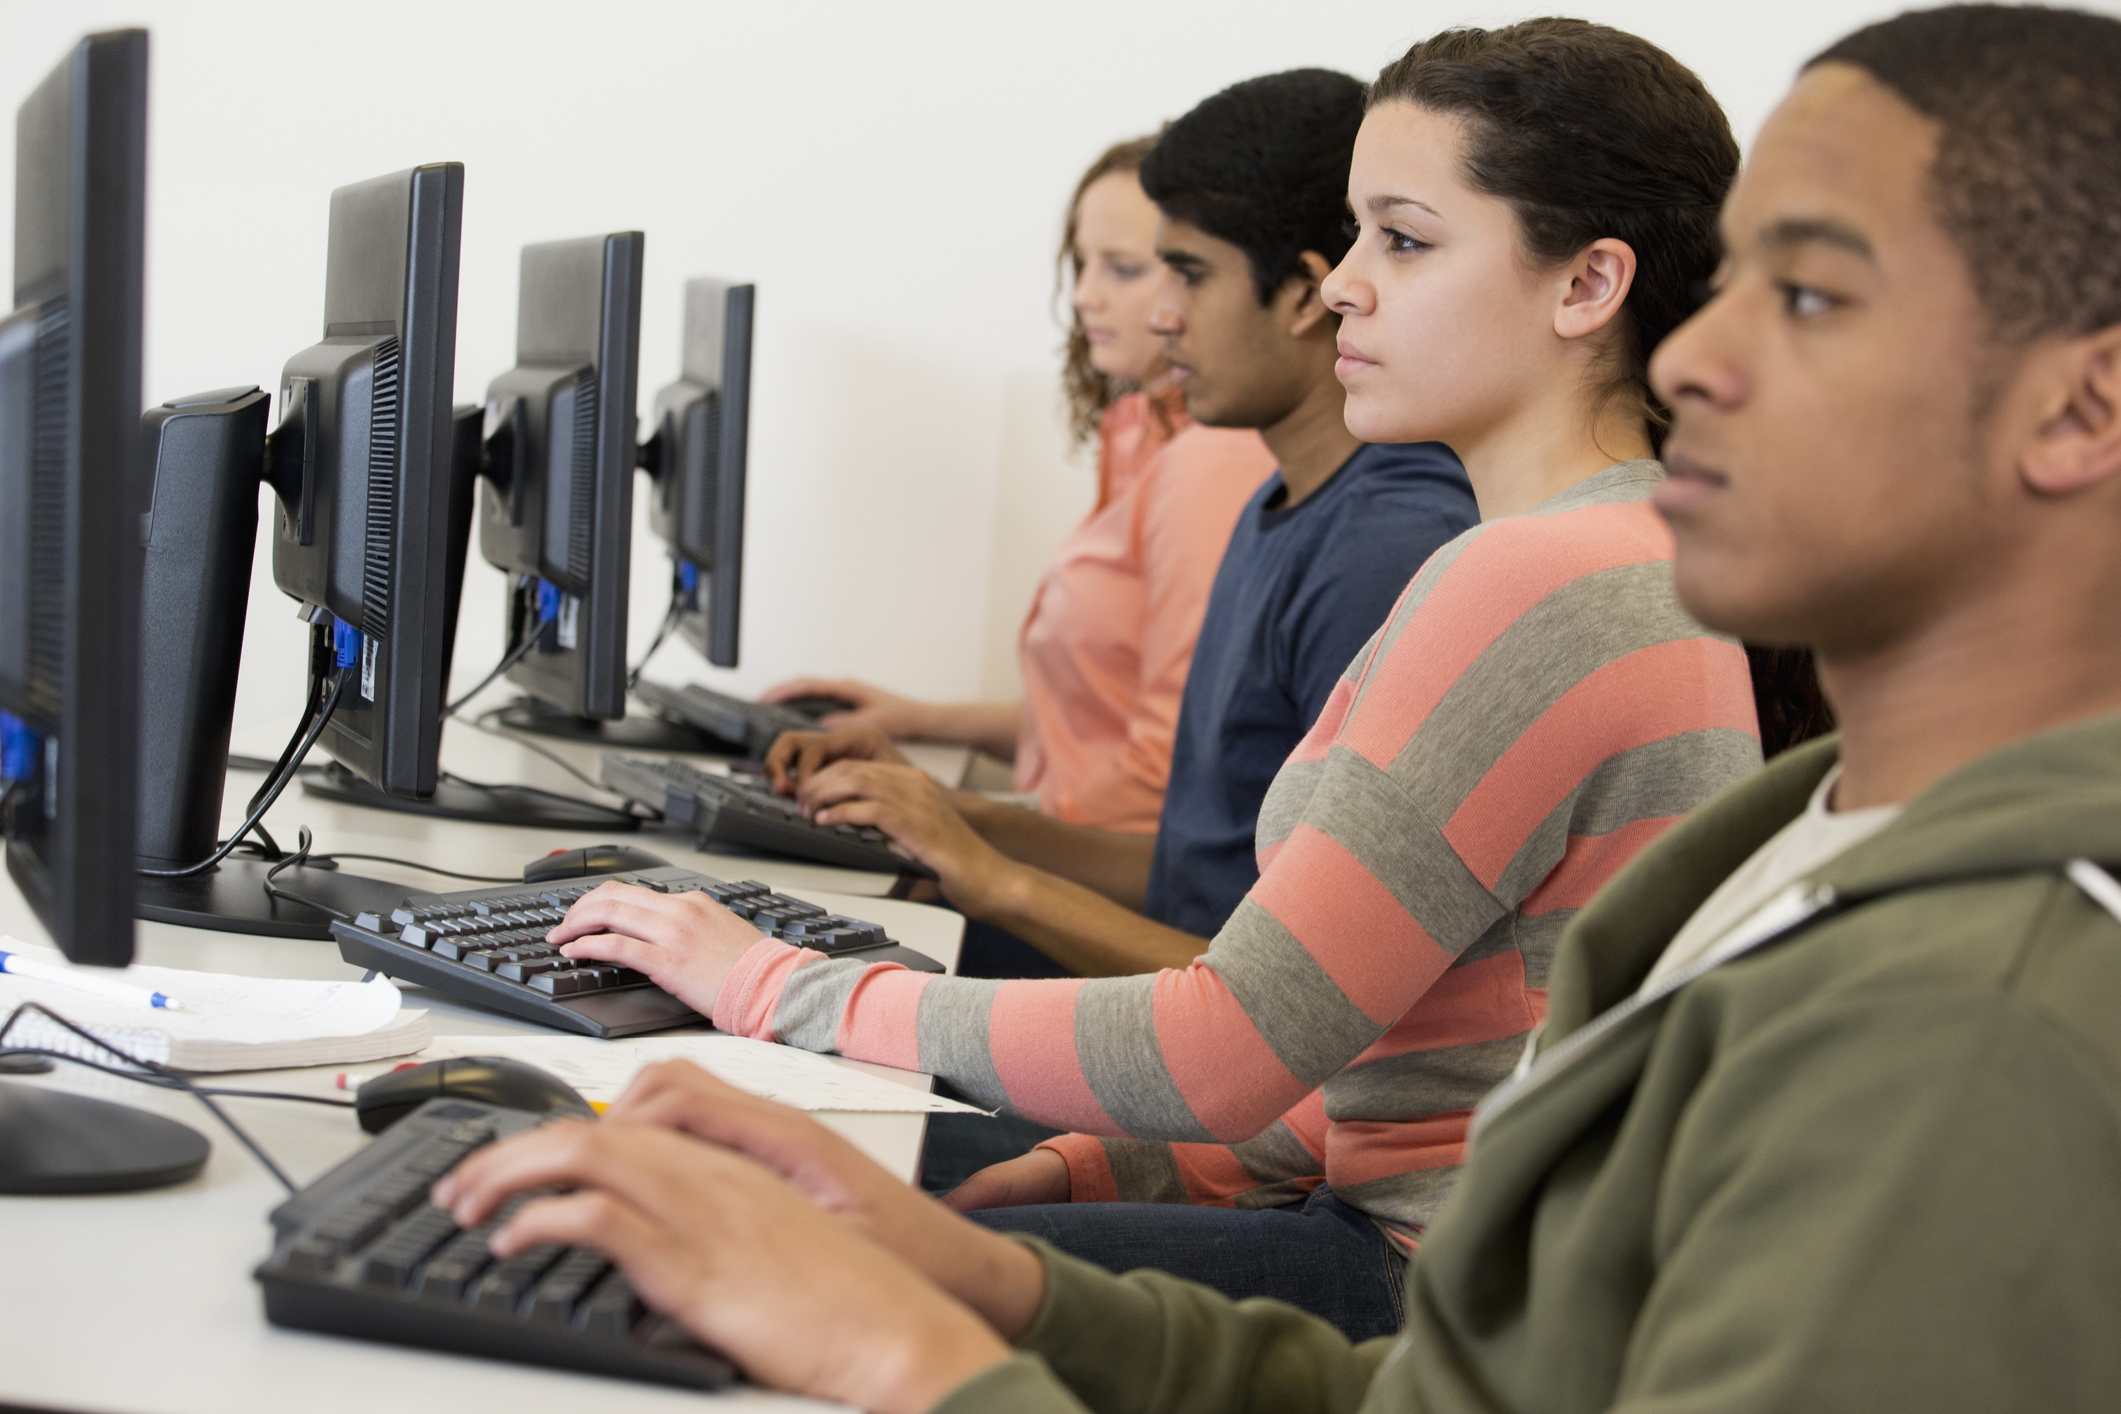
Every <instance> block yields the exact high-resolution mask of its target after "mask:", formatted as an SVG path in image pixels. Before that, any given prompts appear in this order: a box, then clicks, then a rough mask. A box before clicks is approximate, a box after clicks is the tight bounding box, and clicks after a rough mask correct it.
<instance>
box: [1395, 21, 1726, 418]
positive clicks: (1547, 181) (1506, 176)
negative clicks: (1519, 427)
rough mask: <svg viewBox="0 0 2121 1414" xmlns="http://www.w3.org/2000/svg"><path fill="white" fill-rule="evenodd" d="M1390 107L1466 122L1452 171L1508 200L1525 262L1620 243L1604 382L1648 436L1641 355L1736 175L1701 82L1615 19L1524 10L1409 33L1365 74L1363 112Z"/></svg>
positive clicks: (1682, 308)
mask: <svg viewBox="0 0 2121 1414" xmlns="http://www.w3.org/2000/svg"><path fill="white" fill-rule="evenodd" d="M1393 102H1404V103H1414V104H1418V105H1420V106H1421V107H1423V108H1426V109H1428V110H1430V111H1431V112H1436V113H1448V114H1452V115H1455V116H1457V117H1459V118H1461V119H1463V120H1464V122H1465V123H1466V127H1467V131H1466V152H1465V155H1464V161H1465V172H1466V178H1467V180H1468V181H1469V182H1470V183H1471V184H1472V186H1473V187H1474V188H1475V189H1476V190H1478V191H1482V192H1486V193H1487V194H1488V195H1490V196H1496V197H1501V198H1502V199H1503V200H1505V201H1508V202H1509V203H1510V205H1511V207H1512V208H1513V209H1514V210H1515V211H1516V213H1517V226H1518V230H1519V232H1520V234H1521V235H1522V237H1523V240H1524V245H1525V253H1526V254H1527V255H1528V256H1530V257H1531V258H1532V259H1533V260H1535V261H1541V262H1556V261H1561V260H1566V259H1568V258H1569V257H1570V256H1572V255H1574V254H1576V252H1578V251H1580V250H1582V249H1583V248H1584V247H1585V246H1587V245H1589V244H1590V243H1591V242H1593V241H1595V240H1598V239H1600V238H1602V237H1611V238H1613V239H1615V240H1622V241H1626V242H1627V243H1628V246H1629V248H1630V249H1632V250H1633V251H1634V252H1635V282H1634V284H1633V285H1632V286H1630V287H1629V290H1628V297H1627V303H1626V304H1625V305H1624V306H1623V308H1622V315H1623V318H1624V319H1625V321H1626V330H1625V335H1624V337H1623V339H1622V340H1621V346H1620V349H1619V353H1620V358H1619V366H1618V367H1617V368H1615V369H1614V371H1613V376H1612V381H1611V386H1610V392H1611V393H1613V394H1615V395H1619V394H1630V395H1632V396H1634V397H1636V398H1637V399H1639V400H1640V402H1641V404H1642V408H1643V414H1644V417H1645V420H1646V421H1647V422H1648V424H1649V431H1650V438H1651V441H1652V443H1653V444H1656V445H1661V444H1662V442H1663V429H1664V425H1665V423H1666V421H1667V420H1668V415H1667V413H1666V412H1665V409H1664V407H1663V405H1662V404H1660V403H1659V402H1658V401H1657V397H1656V395H1655V394H1654V393H1653V392H1652V391H1651V389H1650V354H1651V352H1652V351H1653V350H1655V349H1656V347H1657V345H1658V344H1659V343H1661V342H1662V341H1663V340H1664V336H1665V335H1667V334H1669V333H1671V332H1672V330H1674V329H1676V328H1678V327H1679V326H1680V325H1681V324H1682V323H1684V322H1685V321H1686V320H1687V319H1688V318H1689V317H1691V316H1692V315H1693V313H1694V311H1695V310H1697V309H1699V308H1700V307H1701V304H1702V301H1703V300H1704V299H1705V298H1706V295H1707V289H1708V282H1709V280H1710V278H1711V277H1713V276H1714V274H1715V272H1716V266H1717V264H1718V262H1719V261H1721V259H1722V258H1723V247H1722V242H1721V241H1720V239H1719V238H1718V235H1717V231H1716V219H1717V216H1718V215H1719V214H1720V212H1721V211H1722V209H1723V199H1724V197H1725V196H1726V195H1727V194H1728V193H1729V191H1730V187H1731V182H1732V180H1733V179H1734V178H1735V177H1736V176H1737V174H1738V142H1737V140H1736V139H1735V138H1733V137H1732V136H1731V125H1730V120H1729V119H1727V118H1726V117H1724V114H1723V109H1722V108H1721V107H1719V106H1718V105H1717V103H1716V100H1715V99H1714V98H1713V97H1711V96H1710V94H1709V91H1708V89H1707V88H1706V87H1705V86H1704V85H1703V84H1702V82H1701V80H1700V79H1699V78H1697V77H1696V76H1695V74H1694V72H1693V70H1691V69H1689V68H1687V67H1686V66H1685V65H1684V64H1682V63H1680V62H1679V61H1678V60H1677V59H1674V58H1673V57H1672V56H1671V55H1669V54H1667V53H1665V52H1664V51H1663V50H1662V49H1659V48H1658V47H1657V46H1656V45H1654V44H1652V43H1650V42H1649V41H1648V40H1646V39H1641V38H1638V37H1637V36H1635V35H1632V34H1629V33H1627V32H1626V31H1624V30H1617V29H1613V28H1611V27H1609V26H1606V25H1599V24H1592V23H1590V22H1589V21H1587V20H1571V19H1538V20H1526V21H1525V22H1523V23H1522V24H1514V25H1510V26H1508V27H1506V28H1503V29H1495V30H1485V29H1450V30H1445V31H1444V32H1443V33H1441V34H1438V35H1435V36H1433V37H1431V38H1429V39H1424V40H1422V41H1421V42H1420V43H1419V44H1416V45H1415V46H1414V47H1413V48H1412V49H1409V50H1408V51H1407V52H1406V55H1405V56H1404V57H1402V58H1400V59H1398V60H1397V61H1395V62H1394V63H1392V64H1391V65H1389V66H1388V67H1387V68H1386V69H1385V71H1384V72H1383V73H1381V74H1379V75H1378V76H1377V82H1376V83H1374V84H1372V85H1370V103H1371V105H1372V106H1373V107H1374V106H1375V105H1377V104H1380V103H1393Z"/></svg>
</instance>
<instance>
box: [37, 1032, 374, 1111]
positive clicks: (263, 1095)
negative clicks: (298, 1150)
mask: <svg viewBox="0 0 2121 1414" xmlns="http://www.w3.org/2000/svg"><path fill="white" fill-rule="evenodd" d="M7 1056H49V1057H50V1058H51V1059H53V1060H63V1061H67V1062H69V1063H71V1064H73V1065H85V1066H87V1067H88V1068H89V1069H90V1070H100V1071H102V1072H103V1073H104V1074H105V1075H115V1076H117V1077H118V1078H119V1079H120V1080H137V1081H139V1082H140V1083H141V1084H142V1085H152V1086H154V1087H155V1088H156V1089H157V1090H181V1089H183V1088H184V1087H183V1086H181V1085H173V1084H171V1083H170V1082H168V1081H166V1080H163V1079H161V1078H159V1077H157V1076H153V1075H142V1074H141V1073H140V1072H139V1071H136V1070H120V1069H118V1067H116V1066H114V1065H105V1064H104V1063H103V1062H102V1061H92V1060H88V1059H86V1058H84V1057H82V1056H77V1055H75V1054H74V1053H73V1052H72V1051H55V1050H52V1049H50V1048H49V1047H46V1046H4V1047H0V1058H4V1057H7ZM127 1059H128V1060H130V1059H131V1057H127ZM198 1091H199V1093H200V1094H202V1095H211V1096H213V1097H214V1098H215V1099H217V1100H299V1101H301V1102H302V1103H303V1104H305V1105H329V1106H331V1107H332V1108H333V1109H335V1110H350V1109H353V1108H354V1101H352V1100H334V1099H332V1098H331V1097H330V1096H328V1095H297V1094H294V1093H293V1092H291V1091H287V1090H227V1089H223V1088H222V1087H221V1086H218V1085H201V1086H199V1087H198Z"/></svg>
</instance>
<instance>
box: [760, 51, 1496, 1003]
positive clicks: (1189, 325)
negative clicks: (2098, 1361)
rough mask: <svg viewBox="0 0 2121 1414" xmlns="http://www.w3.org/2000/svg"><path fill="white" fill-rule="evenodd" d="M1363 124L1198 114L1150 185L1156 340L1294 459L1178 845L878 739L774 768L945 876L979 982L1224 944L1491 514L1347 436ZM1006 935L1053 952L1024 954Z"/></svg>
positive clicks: (1212, 687) (1356, 86) (1279, 111)
mask: <svg viewBox="0 0 2121 1414" xmlns="http://www.w3.org/2000/svg"><path fill="white" fill-rule="evenodd" d="M1362 115H1363V88H1362V85H1361V84H1360V83H1358V82H1356V81H1355V80H1354V79H1352V78H1350V77H1348V76H1347V75H1346V74H1339V73H1333V72H1330V71H1328V70H1323V69H1299V70H1294V71H1292V72H1289V73H1282V74H1272V75H1268V76H1267V77H1264V78H1259V79H1252V80H1250V81H1248V82H1245V83H1241V84H1238V85H1235V86H1234V87H1232V88H1229V89H1226V90H1224V91H1223V92H1222V93H1219V94H1216V95H1215V96H1214V97H1212V98H1210V99H1208V100H1206V101H1205V102H1203V103H1201V104H1200V105H1199V106H1198V107H1196V108H1195V109H1194V110H1193V111H1192V112H1190V113H1188V114H1186V116H1184V117H1183V118H1180V119H1179V120H1178V121H1177V122H1175V123H1173V124H1172V125H1171V126H1170V128H1168V129H1167V130H1166V131H1165V133H1164V135H1163V136H1162V138H1161V139H1160V140H1159V141H1158V143H1157V145H1156V148H1155V149H1154V150H1153V151H1152V152H1151V153H1150V154H1149V156H1148V159H1147V160H1146V161H1145V162H1144V163H1143V165H1142V172H1141V178H1142V188H1143V190H1144V191H1146V192H1147V193H1148V195H1149V197H1150V199H1151V200H1152V201H1154V202H1156V204H1157V206H1158V208H1159V210H1160V211H1161V213H1162V216H1163V220H1162V222H1161V224H1160V226H1159V228H1158V236H1157V248H1158V253H1159V254H1160V255H1161V256H1162V258H1163V260H1164V263H1165V265H1166V266H1167V267H1168V268H1169V271H1170V278H1169V279H1168V281H1167V282H1166V287H1165V290H1164V292H1163V294H1162V296H1161V297H1160V299H1159V301H1158V305H1157V308H1156V310H1155V313H1154V316H1153V318H1152V321H1151V327H1152V328H1154V329H1156V330H1157V331H1158V332H1159V333H1160V334H1162V335H1163V337H1164V343H1165V354H1166V357H1167V358H1168V359H1169V361H1170V362H1171V364H1172V366H1173V367H1174V369H1175V370H1176V371H1177V376H1178V378H1179V379H1180V380H1181V383H1182V386H1183V387H1184V388H1185V391H1186V404H1187V410H1188V412H1189V413H1190V414H1191V415H1192V417H1193V419H1194V420H1195V421H1197V422H1201V423H1204V424H1207V425H1209V426H1215V427H1251V428H1257V429H1258V430H1259V434H1260V437H1261V439H1262V440H1264V441H1265V442H1266V444H1267V446H1268V447H1269V448H1270V449H1271V450H1272V451H1273V452H1274V454H1275V456H1276V457H1277V459H1278V460H1279V461H1280V464H1281V469H1280V470H1279V471H1278V472H1277V473H1276V474H1275V475H1274V476H1273V477H1272V478H1270V479H1269V480H1268V481H1267V483H1266V485H1265V486H1263V487H1262V488H1261V489H1260V491H1259V494H1258V495H1257V496H1256V497H1255V498H1254V499H1253V501H1252V503H1251V504H1250V505H1248V506H1247V507H1246V508H1245V512H1244V514H1243V516H1242V517H1241V518H1240V519H1239V521H1238V525H1237V529H1236V531H1235V533H1234V534H1233V535H1232V537H1231V540H1230V547H1229V550H1228V551H1227V552H1226V554H1225V556H1224V559H1223V563H1222V567H1221V569H1220V571H1219V572H1218V574H1217V576H1216V581H1215V588H1214V591H1213V593H1212V594H1211V596H1210V598H1209V601H1208V610H1207V616H1206V618H1205V619H1204V621H1203V622H1202V624H1201V630H1200V636H1199V638H1198V640H1197V641H1196V643H1195V645H1194V650H1193V664H1192V668H1191V671H1190V673H1189V675H1188V677H1187V680H1186V690H1185V697H1184V699H1183V701H1182V703H1181V707H1180V711H1179V718H1178V729H1177V738H1176V741H1175V744H1174V752H1173V757H1172V762H1171V776H1170V782H1169V784H1168V785H1167V786H1166V788H1165V794H1164V806H1163V813H1162V817H1161V820H1160V823H1159V827H1158V830H1157V833H1156V834H1155V835H1153V836H1144V835H1130V834H1119V833H1115V832H1111V831H1105V830H1096V829H1091V828H1087V827H1085V826H1080V825H1071V824H1067V823H1065V822H1062V821H1059V820H1054V819H1051V818H1049V817H1046V816H1042V815H1038V814H1034V813H1033V812H1030V811H1027V810H1022V809H1019V808H1017V807H1015V806H1011V805H1003V804H999V803H996V802H994V801H990V800H988V799H986V798H984V797H982V796H978V795H974V794H971V793H969V792H948V791H944V790H942V789H941V788H939V787H937V786H936V785H935V784H934V783H933V782H932V781H931V780H930V779H929V778H928V777H927V776H926V775H925V774H923V773H921V772H920V771H918V770H917V769H915V768H913V767H910V766H906V765H903V764H899V763H895V762H893V761H891V760H890V758H891V757H892V756H894V755H895V753H893V752H891V750H890V747H889V745H888V743H885V742H884V741H883V740H882V738H881V737H880V736H877V735H876V734H874V733H873V732H869V731H867V730H866V729H855V730H851V731H841V732H834V733H827V734H811V733H803V734H791V735H789V736H787V737H784V738H782V740H781V741H780V742H779V743H777V744H776V746H775V748H774V751H773V753H772V755H771V756H769V758H768V767H769V770H770V771H772V773H773V775H774V777H775V781H776V784H783V785H784V788H785V787H786V786H790V785H797V783H798V782H799V786H798V795H799V797H800V798H801V799H802V800H803V801H804V803H805V804H806V805H810V806H814V807H817V808H819V809H820V810H821V811H823V812H824V813H823V815H822V816H821V818H824V819H826V820H829V821H842V820H844V821H849V822H855V823H864V824H875V825H876V826H878V827H879V828H881V829H883V830H884V831H886V832H887V833H889V834H890V835H892V837H893V838H895V839H897V840H898V841H899V842H900V843H901V844H903V845H904V846H905V847H906V848H907V849H908V850H910V851H911V852H912V853H913V854H914V855H916V856H917V857H918V858H920V859H921V860H922V862H923V863H925V864H927V865H928V866H929V867H931V868H932V869H934V870H935V872H936V874H937V876H938V878H939V879H940V881H941V888H942V892H943V895H944V897H946V898H947V899H949V901H950V902H951V903H952V904H954V905H955V906H956V907H957V908H958V909H959V910H961V911H962V912H963V913H964V914H965V915H966V917H967V918H968V919H970V920H973V924H974V926H973V928H972V929H971V930H969V931H968V935H967V956H966V958H965V959H964V960H963V962H961V965H960V970H961V971H962V972H964V973H966V974H967V975H974V976H979V975H986V976H1030V975H1068V974H1070V973H1073V974H1081V975H1089V976H1095V975H1114V974H1124V973H1140V972H1153V971H1156V970H1157V969H1159V968H1165V967H1183V966H1185V965H1186V964H1187V963H1188V962H1190V961H1191V960H1192V959H1193V958H1194V957H1195V956H1197V955H1198V954H1199V953H1200V952H1201V951H1202V950H1203V949H1205V948H1206V947H1207V944H1208V940H1209V938H1211V937H1212V936H1213V935H1214V933H1215V931H1216V930H1217V929H1218V928H1220V927H1221V926H1222V924H1223V921H1224V919H1226V918H1227V917H1228V916H1229V915H1230V913H1231V911H1232V910H1234V909H1235V908H1236V907H1237V904H1238V902H1239V900H1241V899H1242V898H1243V897H1244V895H1245V892H1246V890H1247V889H1249V888H1250V887H1251V886H1252V883H1253V882H1254V880H1255V879H1257V877H1258V869H1257V867H1256V865H1255V863H1254V860H1253V847H1252V834H1253V828H1254V825H1255V822H1256V821H1257V818H1258V815H1259V807H1260V802H1261V800H1262V799H1263V798H1264V797H1265V795H1266V790H1267V785H1268V783H1269V782H1270V781H1271V780H1272V779H1273V777H1274V772H1275V771H1276V770H1277V769H1278V768H1279V767H1280V766H1281V764H1282V762H1283V761H1284V760H1285V759H1287V757H1288V755H1289V753H1290V752H1291V751H1292V750H1294V749H1295V747H1296V744H1297V743H1298V742H1299V741H1300V740H1302V738H1303V735H1304V733H1305V731H1307V730H1308V729H1309V728H1310V725H1311V723H1312V722H1313V721H1314V720H1315V719H1316V718H1317V716H1318V714H1319V712H1320V711H1321V710H1322V709H1323V708H1324V706H1325V703H1326V699H1327V697H1329V696H1330V695H1331V694H1332V691H1333V687H1334V684H1335V683H1337V682H1338V681H1339V679H1340V676H1341V674H1342V672H1343V671H1344V670H1345V669H1346V668H1347V665H1348V663H1349V662H1350V661H1351V660H1352V659H1353V658H1354V657H1355V655H1356V653H1357V652H1358V651H1360V650H1361V648H1362V646H1363V644H1364V643H1366V642H1367V641H1368V640H1369V637H1370V635H1371V634H1372V633H1374V632H1375V631H1376V629H1377V626H1378V625H1379V624H1381V623H1383V622H1384V620H1385V616H1386V614H1387V613H1388V612H1390V610H1391V607H1392V604H1393V602H1394V601H1395V600H1396V599H1397V598H1398V596H1399V593H1400V591H1401V590H1402V589H1404V588H1405V587H1406V585H1407V582H1408V580H1410V579H1412V578H1413V576H1414V572H1415V571H1416V570H1417V569H1419V568H1420V567H1421V564H1422V562H1423V561H1424V560H1426V559H1427V558H1428V557H1429V555H1430V554H1431V553H1432V552H1434V551H1435V550H1436V549H1437V548H1438V547H1439V546H1441V545H1442V544H1444V543H1445V542H1446V541H1448V540H1450V539H1451V538H1452V537H1453V536H1455V535H1457V534H1458V533H1459V532H1461V531H1463V530H1465V529H1467V528H1468V527H1470V526H1472V525H1473V524H1474V523H1476V522H1477V521H1478V520H1479V511H1478V509H1477V508H1476V507H1475V506H1474V504H1473V492H1472V488H1471V487H1470V486H1469V485H1468V484H1467V482H1466V477H1465V472H1464V470H1463V469H1462V468H1461V467H1460V466H1459V464H1458V459H1457V458H1456V457H1454V456H1452V454H1451V452H1450V451H1449V449H1447V448H1445V447H1443V446H1441V445H1439V444H1437V443H1418V444H1414V445H1410V446H1368V445H1365V444H1364V443H1362V442H1360V441H1358V440H1357V439H1356V438H1355V437H1354V436H1353V435H1352V434H1350V433H1349V431H1348V429H1347V424H1346V422H1345V421H1344V420H1343V417H1342V407H1343V404H1344V402H1345V394H1344V392H1343V390H1342V388H1341V385H1340V381H1339V379H1338V378H1336V377H1335V376H1334V372H1333V365H1334V361H1335V359H1336V358H1337V357H1338V350H1337V348H1336V342H1337V336H1338V331H1339V321H1338V319H1337V318H1336V317H1335V316H1334V315H1333V313H1332V312H1331V311H1330V310H1328V309H1327V308H1326V307H1325V306H1324V304H1323V303H1322V302H1321V300H1320V298H1319V292H1318V287H1319V282H1320V281H1321V280H1322V279H1323V278H1324V277H1325V275H1326V274H1327V273H1328V272H1329V271H1330V270H1331V269H1332V268H1333V266H1334V265H1335V263H1336V262H1337V261H1338V260H1339V259H1340V257H1341V256H1342V255H1343V254H1345V253H1346V250H1347V247H1348V244H1349V237H1348V235H1347V228H1346V210H1345V192H1346V182H1347V172H1348V164H1349V160H1350V156H1351V154H1352V152H1353V150H1354V144H1355V133H1356V130H1357V129H1358V128H1359V127H1360V126H1361V125H1362ZM862 758H867V759H862ZM828 761H829V762H831V764H830V765H825V764H824V763H825V762H828ZM981 924H985V925H988V926H987V927H986V928H984V929H983V928H981V927H980V926H979V925H981ZM1010 934H1013V935H1014V937H1015V938H1019V939H1022V940H1023V941H1024V942H1025V943H1028V944H1030V945H1031V947H1035V948H1036V949H1038V952H1036V953H1034V952H1032V951H1031V948H1026V947H1022V946H1021V945H1014V950H1013V952H1012V945H1013V940H1012V939H1010V938H1009V937H1008V936H1007V935H1010ZM1041 953H1042V954H1043V955H1044V956H1043V957H1041V956H1040V954H1041ZM981 954H984V956H981ZM1047 959H1050V960H1051V962H1050V963H1048V962H1047ZM982 963H984V964H985V965H981V964H982ZM1055 964H1057V966H1055Z"/></svg>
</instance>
